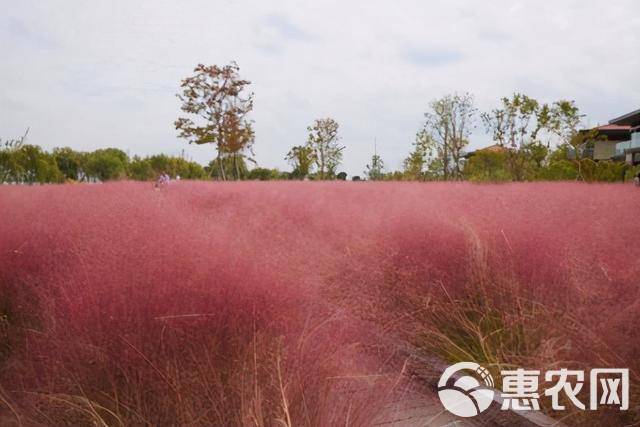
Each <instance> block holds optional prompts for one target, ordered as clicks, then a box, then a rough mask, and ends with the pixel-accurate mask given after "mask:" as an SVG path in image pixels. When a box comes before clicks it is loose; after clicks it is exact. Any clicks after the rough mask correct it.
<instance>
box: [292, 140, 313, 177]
mask: <svg viewBox="0 0 640 427" xmlns="http://www.w3.org/2000/svg"><path fill="white" fill-rule="evenodd" d="M285 160H287V161H288V162H289V164H290V165H291V166H292V167H293V172H292V175H293V176H295V177H297V178H300V179H304V178H306V177H308V176H309V173H310V172H311V169H312V168H313V164H314V163H315V160H316V159H315V152H314V150H313V148H312V147H311V146H309V145H297V146H295V147H293V148H291V150H289V152H288V153H287V155H286V157H285Z"/></svg>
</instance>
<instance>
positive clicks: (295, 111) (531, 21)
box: [0, 0, 640, 175]
mask: <svg viewBox="0 0 640 427" xmlns="http://www.w3.org/2000/svg"><path fill="white" fill-rule="evenodd" d="M0 6H1V10H2V14H1V15H0V52H1V53H2V55H1V59H0V137H12V136H17V135H19V134H21V133H22V132H24V129H25V128H26V127H30V128H31V131H30V134H29V135H30V138H29V142H30V143H34V144H39V145H41V146H43V147H45V148H53V147H55V146H71V147H73V148H75V149H78V150H91V149H95V148H98V147H106V146H113V147H118V148H122V149H124V150H126V151H128V152H129V153H130V154H131V155H133V154H145V155H146V154H154V153H168V154H179V153H180V151H181V150H182V149H183V148H184V149H186V153H187V154H188V155H189V156H190V157H192V158H193V159H195V160H197V161H198V162H201V163H203V164H206V163H207V162H208V161H209V160H210V159H211V158H212V157H213V156H214V149H213V147H197V146H188V145H187V144H186V143H185V142H184V141H182V140H179V139H178V138H177V137H176V132H175V130H174V128H173V121H174V120H175V119H176V117H177V116H178V114H179V102H178V99H177V98H176V97H175V93H176V92H177V91H178V85H179V81H180V79H181V78H183V77H186V76H187V75H189V74H190V72H191V71H192V69H193V67H194V66H195V65H196V64H197V63H199V62H202V63H205V64H226V63H228V62H229V61H232V60H235V61H237V62H238V64H239V65H240V72H241V75H242V76H243V77H244V78H246V79H249V80H251V81H252V82H253V85H252V86H253V91H254V92H255V108H254V112H253V116H252V117H253V119H254V120H255V129H256V143H255V151H256V157H257V160H258V162H259V164H260V165H261V166H265V167H278V168H282V169H287V168H288V166H287V164H286V162H285V161H284V156H285V154H286V152H287V151H288V150H289V148H290V147H291V146H293V145H299V144H302V143H304V142H305V140H306V127H307V126H308V125H309V124H310V123H311V122H312V121H313V120H314V119H315V118H319V117H327V116H331V117H333V118H335V119H336V120H337V121H338V122H339V123H340V125H341V128H340V133H341V135H342V138H343V143H344V145H346V147H347V148H346V150H345V152H344V164H343V167H342V168H341V170H345V171H347V172H348V173H349V174H350V175H353V174H362V171H363V169H364V167H365V164H366V163H367V162H368V160H369V159H370V157H371V155H372V153H373V141H374V138H375V139H377V146H378V152H379V153H380V154H381V155H382V158H383V160H384V161H385V163H386V165H387V169H396V168H399V167H400V165H401V162H402V159H403V158H404V157H405V156H406V154H407V152H408V151H409V150H410V147H411V143H412V142H413V139H414V135H415V133H416V131H417V130H418V129H419V128H420V126H421V124H422V121H423V113H424V111H426V109H427V106H428V103H429V101H430V100H432V99H433V98H436V97H439V96H442V95H444V94H446V93H449V92H454V91H458V92H464V91H469V92H471V93H473V94H474V95H475V97H476V103H477V106H478V108H479V109H480V110H490V109H491V108H494V107H495V106H497V103H498V101H499V98H500V97H502V96H506V95H509V94H511V93H512V92H514V91H522V92H524V93H526V94H528V95H529V96H532V97H534V98H537V99H539V100H541V101H553V100H556V99H560V98H566V99H575V100H576V101H577V103H578V105H579V106H580V108H581V109H582V110H583V112H584V113H585V114H587V120H588V122H589V123H590V124H596V123H605V122H607V121H608V120H609V119H611V118H613V117H615V116H618V115H621V114H623V113H626V112H629V111H631V110H634V109H638V108H640V57H639V56H638V50H639V46H640V1H637V0H618V1H616V0H609V1H593V0H575V1H569V0H567V1H564V0H555V1H542V0H531V1H514V0H511V1H489V0H484V1H478V0H446V1H444V0H443V1H429V0H419V1H389V0H387V1H371V0H368V1H351V2H348V1H346V0H342V1H324V0H315V1H306V2H302V1H279V2H275V1H273V2H268V1H258V0H255V1H231V0H229V1H215V0H208V1H192V0H188V1H187V0H174V1H165V0H153V1H140V0H136V1H132V0H127V1H123V0H118V1H113V0H110V1H76V0H73V1H72V0H60V1H46V0H38V1H31V0H20V1H16V0H0ZM489 143H490V141H489V140H488V138H487V136H486V135H485V134H484V132H483V131H482V127H481V126H480V125H479V126H478V130H477V132H476V133H475V134H474V135H473V138H472V147H478V146H483V145H487V144H489Z"/></svg>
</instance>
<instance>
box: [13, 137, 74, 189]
mask: <svg viewBox="0 0 640 427" xmlns="http://www.w3.org/2000/svg"><path fill="white" fill-rule="evenodd" d="M13 155H14V156H15V157H14V159H15V161H16V163H17V165H18V168H17V171H19V172H18V174H17V175H16V176H14V177H13V179H14V182H17V183H26V184H35V183H40V184H44V183H59V182H63V181H64V175H63V174H62V173H61V172H60V170H59V169H58V165H57V164H56V161H55V159H54V158H53V156H52V155H51V154H49V153H47V152H45V151H44V150H42V148H40V147H39V146H37V145H30V144H25V145H22V146H21V147H20V148H18V149H17V150H16V151H14V153H13Z"/></svg>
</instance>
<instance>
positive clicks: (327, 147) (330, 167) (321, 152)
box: [307, 118, 345, 179]
mask: <svg viewBox="0 0 640 427" xmlns="http://www.w3.org/2000/svg"><path fill="white" fill-rule="evenodd" d="M339 127H340V125H338V122H336V121H335V120H333V119H331V118H326V119H317V120H316V121H315V122H314V123H313V126H309V127H307V130H308V131H309V136H308V139H307V146H308V147H310V148H311V149H312V150H313V152H314V156H313V157H314V160H315V163H316V166H317V167H318V173H319V174H320V179H326V178H327V177H329V176H331V175H333V174H334V173H335V170H336V168H337V167H338V165H339V164H340V162H341V161H342V150H344V148H345V147H343V146H341V145H340V144H339V142H340V137H339V136H338V128H339Z"/></svg>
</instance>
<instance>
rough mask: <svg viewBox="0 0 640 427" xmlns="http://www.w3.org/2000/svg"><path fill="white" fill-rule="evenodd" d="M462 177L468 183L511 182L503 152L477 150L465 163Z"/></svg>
mask: <svg viewBox="0 0 640 427" xmlns="http://www.w3.org/2000/svg"><path fill="white" fill-rule="evenodd" d="M463 172H464V176H465V178H466V179H468V180H470V181H490V182H500V181H511V179H512V176H511V173H510V172H509V169H508V167H507V157H506V154H505V153H504V152H495V151H489V150H478V151H476V152H475V154H474V155H473V156H471V158H470V159H469V160H468V161H467V163H466V165H465V167H464V171H463Z"/></svg>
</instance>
